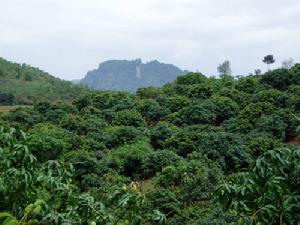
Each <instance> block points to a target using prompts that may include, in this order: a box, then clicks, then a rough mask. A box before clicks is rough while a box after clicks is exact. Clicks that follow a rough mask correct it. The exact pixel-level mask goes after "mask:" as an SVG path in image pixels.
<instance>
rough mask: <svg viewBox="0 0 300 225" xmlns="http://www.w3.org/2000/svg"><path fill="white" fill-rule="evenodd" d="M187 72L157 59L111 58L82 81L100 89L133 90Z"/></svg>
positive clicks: (158, 85)
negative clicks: (147, 60) (146, 61)
mask: <svg viewBox="0 0 300 225" xmlns="http://www.w3.org/2000/svg"><path fill="white" fill-rule="evenodd" d="M186 72H187V71H183V70H181V69H179V68H178V67H176V66H174V65H172V64H164V63H160V62H158V61H157V60H154V61H151V62H148V63H142V61H141V59H137V60H132V61H129V60H109V61H105V62H103V63H101V64H100V65H99V67H98V69H95V70H92V71H90V72H88V73H87V75H86V76H85V77H84V78H83V79H82V80H81V83H82V84H87V85H89V86H91V87H94V88H96V89H99V90H118V91H130V92H133V91H136V90H137V89H138V88H141V87H147V86H154V87H160V86H162V85H163V84H165V83H167V82H171V81H174V80H175V79H176V77H177V76H178V75H183V74H184V73H186Z"/></svg>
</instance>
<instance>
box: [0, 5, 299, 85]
mask: <svg viewBox="0 0 300 225" xmlns="http://www.w3.org/2000/svg"><path fill="white" fill-rule="evenodd" d="M0 8H1V9H4V10H2V12H1V14H0V21H1V22H0V34H1V35H0V56H2V57H5V58H8V59H10V60H12V61H18V62H26V63H29V64H31V65H34V66H38V67H40V68H42V69H44V70H46V71H48V72H50V73H52V74H54V75H56V76H59V77H61V78H64V79H73V78H79V77H82V76H84V75H85V73H86V72H87V70H89V69H93V68H95V67H97V65H98V64H99V63H100V62H101V61H103V60H107V59H111V58H113V59H118V58H119V59H124V58H127V59H132V58H137V57H141V58H142V59H144V60H146V61H147V60H151V59H158V60H161V61H163V62H167V63H174V64H176V65H178V66H180V67H182V68H183V69H189V70H196V69H199V70H200V71H202V72H203V73H205V74H208V75H213V74H216V66H217V65H218V63H220V62H221V61H223V60H225V59H229V60H231V61H232V67H233V72H234V73H236V74H247V73H249V72H251V71H254V69H256V68H262V69H264V68H265V66H264V65H263V63H262V62H261V59H262V57H263V56H264V55H265V54H269V53H272V54H274V55H275V58H276V59H277V64H276V65H275V66H280V62H281V61H282V60H284V59H285V58H289V57H293V58H294V59H295V61H298V62H300V56H299V51H300V41H299V38H298V37H299V35H300V26H299V25H298V23H299V22H298V21H300V2H299V0H285V1H283V0H265V1H260V0H227V1H224V0H163V1H162V0H148V1H140V0H127V1H121V0H110V1H104V0H43V1H40V0H27V1H24V0H1V1H0Z"/></svg>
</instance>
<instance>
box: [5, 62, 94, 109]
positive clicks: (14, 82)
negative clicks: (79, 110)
mask: <svg viewBox="0 0 300 225" xmlns="http://www.w3.org/2000/svg"><path fill="white" fill-rule="evenodd" d="M88 91H89V90H88V89H87V88H84V87H82V86H79V85H75V84H72V83H71V82H69V81H64V80H60V79H58V78H56V77H54V76H51V75H50V74H48V73H46V72H44V71H42V70H40V69H38V68H35V67H32V66H29V65H26V64H24V63H23V64H18V63H12V62H9V61H7V60H5V59H3V58H0V105H15V104H32V103H33V102H36V101H45V100H47V101H52V102H53V101H72V100H73V99H75V98H76V97H77V96H78V95H80V94H84V93H88Z"/></svg>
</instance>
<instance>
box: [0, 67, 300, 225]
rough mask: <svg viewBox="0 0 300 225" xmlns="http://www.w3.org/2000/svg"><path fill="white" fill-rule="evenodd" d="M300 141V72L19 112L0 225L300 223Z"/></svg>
mask: <svg viewBox="0 0 300 225" xmlns="http://www.w3.org/2000/svg"><path fill="white" fill-rule="evenodd" d="M12 127H14V128H12ZM25 133H26V134H25ZM299 135H300V64H296V65H295V66H294V67H292V68H291V69H276V70H272V71H269V72H267V73H265V74H262V75H255V76H246V77H240V78H239V79H235V78H233V77H231V76H228V75H224V76H222V77H220V78H208V77H206V76H204V75H203V74H200V73H189V74H187V75H184V76H179V77H177V79H176V80H175V81H174V82H172V83H168V84H166V85H164V86H163V87H161V88H154V87H148V88H141V89H139V90H138V91H137V92H136V94H131V93H128V92H115V91H106V92H90V93H89V94H88V95H85V96H81V97H80V98H77V99H76V100H75V101H73V102H72V104H64V103H53V104H50V103H48V102H40V103H38V104H35V105H34V106H32V107H23V108H18V109H14V110H12V111H11V112H4V113H2V114H0V223H1V222H3V224H20V225H21V224H22V225H29V224H45V225H48V224H55V225H61V224H83V225H97V224H98V225H102V224H103V225H158V224H162V225H177V224H178V225H226V224H232V225H234V224H236V225H241V224H245V225H246V224H247V225H265V224H266V225H267V224H268V225H278V224H282V225H283V224H286V225H288V224H291V225H294V224H295V225H296V224H299V221H300V214H299V212H300V189H299V187H300V167H299V165H300V140H299Z"/></svg>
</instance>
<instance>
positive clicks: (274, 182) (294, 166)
mask: <svg viewBox="0 0 300 225" xmlns="http://www.w3.org/2000/svg"><path fill="white" fill-rule="evenodd" d="M299 160H300V152H299V150H290V149H286V148H283V149H276V150H272V151H268V152H266V153H265V154H264V155H263V156H261V157H260V158H258V159H257V160H256V161H255V163H253V165H252V167H251V169H250V170H249V172H245V173H241V174H237V175H236V176H235V177H233V180H232V181H231V182H225V183H224V184H222V185H221V186H220V187H219V189H218V195H219V199H220V202H221V203H222V204H223V205H224V207H225V208H226V209H231V210H234V211H236V212H237V213H238V215H239V216H240V218H241V219H240V221H241V222H242V221H243V222H244V223H245V222H246V223H249V224H262V223H263V224H296V223H297V222H299V220H300V217H299V213H298V212H299V210H300V208H299V205H300V204H299V202H300V193H299V181H300V177H299V175H300V173H299V172H300V171H299V163H300V161H299Z"/></svg>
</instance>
